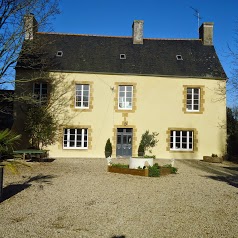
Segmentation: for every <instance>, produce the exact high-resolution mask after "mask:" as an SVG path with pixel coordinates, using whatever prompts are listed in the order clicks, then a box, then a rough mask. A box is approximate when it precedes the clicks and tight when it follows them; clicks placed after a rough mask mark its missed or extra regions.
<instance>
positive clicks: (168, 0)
mask: <svg viewBox="0 0 238 238" xmlns="http://www.w3.org/2000/svg"><path fill="white" fill-rule="evenodd" d="M191 7H192V8H194V9H197V10H198V11H199V14H200V17H201V20H200V23H202V22H214V46H215V48H216V50H217V53H218V56H219V58H220V60H221V63H222V65H223V67H224V69H225V71H226V73H227V75H228V77H229V78H230V77H231V76H232V65H231V59H230V57H228V56H229V54H228V52H229V51H228V45H229V46H230V47H232V48H234V49H235V41H234V38H235V32H236V31H238V26H237V23H238V11H237V9H238V0H147V1H141V0H120V1H114V0H100V1H98V0H81V1H76V0H61V3H60V9H61V14H60V15H58V16H56V18H55V20H54V21H53V24H52V26H53V29H54V31H55V32H62V33H75V34H96V35H111V36H131V33H132V29H131V26H132V22H133V20H144V37H145V38H191V39H194V38H198V31H197V18H196V17H195V16H194V15H195V14H196V13H195V11H194V10H193V9H192V8H191ZM237 50H238V49H237ZM230 98H231V97H230V96H229V97H228V105H231V103H232V102H231V101H232V100H231V99H230Z"/></svg>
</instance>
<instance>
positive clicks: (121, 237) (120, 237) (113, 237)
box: [111, 235, 126, 238]
mask: <svg viewBox="0 0 238 238" xmlns="http://www.w3.org/2000/svg"><path fill="white" fill-rule="evenodd" d="M111 238H126V236H124V235H122V236H112V237H111Z"/></svg>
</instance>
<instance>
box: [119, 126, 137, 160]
mask: <svg viewBox="0 0 238 238" xmlns="http://www.w3.org/2000/svg"><path fill="white" fill-rule="evenodd" d="M132 134H133V129H132V128H118V129H117V152H116V153H117V156H126V157H129V156H132Z"/></svg>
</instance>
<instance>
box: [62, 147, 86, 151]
mask: <svg viewBox="0 0 238 238" xmlns="http://www.w3.org/2000/svg"><path fill="white" fill-rule="evenodd" d="M87 149H88V147H87V148H78V147H63V150H87Z"/></svg>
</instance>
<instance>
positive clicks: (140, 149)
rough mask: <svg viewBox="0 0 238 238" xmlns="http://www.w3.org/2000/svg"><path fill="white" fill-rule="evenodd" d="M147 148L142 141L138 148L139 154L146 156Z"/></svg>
mask: <svg viewBox="0 0 238 238" xmlns="http://www.w3.org/2000/svg"><path fill="white" fill-rule="evenodd" d="M144 155H145V150H144V146H143V144H142V143H141V142H140V145H139V148H138V156H144Z"/></svg>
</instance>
